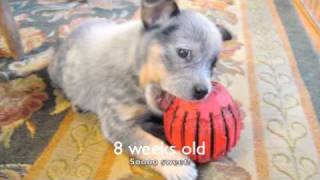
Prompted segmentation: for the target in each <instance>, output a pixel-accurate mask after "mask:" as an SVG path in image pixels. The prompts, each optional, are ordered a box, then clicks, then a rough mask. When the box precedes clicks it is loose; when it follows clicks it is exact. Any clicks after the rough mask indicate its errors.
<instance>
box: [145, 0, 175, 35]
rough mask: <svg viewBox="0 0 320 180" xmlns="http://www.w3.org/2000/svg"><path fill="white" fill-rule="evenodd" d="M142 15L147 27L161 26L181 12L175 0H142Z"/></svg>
mask: <svg viewBox="0 0 320 180" xmlns="http://www.w3.org/2000/svg"><path fill="white" fill-rule="evenodd" d="M141 7H142V9H141V17H142V21H143V24H144V27H145V28H146V29H152V28H156V27H158V26H160V25H161V24H162V23H164V22H165V21H167V20H168V19H170V18H171V17H173V16H176V15H178V14H179V13H180V11H179V8H178V5H177V3H176V2H175V1H174V0H142V1H141Z"/></svg>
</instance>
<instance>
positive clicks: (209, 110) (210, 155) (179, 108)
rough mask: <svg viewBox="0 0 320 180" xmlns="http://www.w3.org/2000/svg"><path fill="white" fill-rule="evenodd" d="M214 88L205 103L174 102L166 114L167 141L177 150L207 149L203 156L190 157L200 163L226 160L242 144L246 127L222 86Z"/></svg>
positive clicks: (236, 106) (197, 154)
mask: <svg viewBox="0 0 320 180" xmlns="http://www.w3.org/2000/svg"><path fill="white" fill-rule="evenodd" d="M212 85H213V91H212V92H211V93H210V95H209V96H208V97H207V98H206V99H204V100H202V101H199V102H190V101H184V100H181V99H178V98H175V99H174V100H173V102H172V104H171V105H170V106H169V107H168V109H167V111H166V112H165V113H164V129H165V135H166V138H167V140H168V142H169V143H170V144H171V145H174V146H175V147H176V149H177V150H179V151H181V150H183V149H182V148H183V147H184V146H189V147H190V148H189V150H190V149H192V148H194V147H195V149H194V150H196V149H197V147H199V146H202V145H204V147H203V148H202V149H201V148H200V149H201V150H202V151H199V152H200V153H199V152H192V153H191V154H189V157H190V158H191V159H192V160H194V161H196V162H198V163H206V162H209V161H212V160H217V159H219V158H220V157H222V156H225V155H226V154H227V153H228V152H229V151H230V150H231V148H233V147H234V146H235V145H236V144H237V142H238V141H239V137H240V130H241V129H242V126H243V125H242V118H241V115H240V110H239V107H238V105H237V104H236V103H235V102H234V100H233V99H232V97H231V95H230V94H229V93H228V91H227V90H226V89H225V88H224V87H223V86H222V85H221V84H218V83H215V82H214V83H212ZM185 152H188V149H186V148H185ZM203 152H204V153H203Z"/></svg>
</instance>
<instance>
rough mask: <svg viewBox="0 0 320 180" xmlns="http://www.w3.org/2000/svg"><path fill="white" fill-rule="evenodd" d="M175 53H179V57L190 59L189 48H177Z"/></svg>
mask: <svg viewBox="0 0 320 180" xmlns="http://www.w3.org/2000/svg"><path fill="white" fill-rule="evenodd" d="M177 53H178V55H179V57H181V58H183V59H188V60H189V59H191V56H192V54H191V50H189V49H182V48H178V49H177Z"/></svg>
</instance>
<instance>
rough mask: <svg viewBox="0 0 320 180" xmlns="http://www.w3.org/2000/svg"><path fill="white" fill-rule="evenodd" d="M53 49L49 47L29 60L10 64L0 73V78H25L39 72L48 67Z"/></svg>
mask: <svg viewBox="0 0 320 180" xmlns="http://www.w3.org/2000/svg"><path fill="white" fill-rule="evenodd" d="M54 51H55V50H54V48H53V47H51V48H49V49H47V50H46V51H44V52H42V53H40V54H37V55H35V56H33V57H31V58H29V59H26V60H24V61H19V62H12V63H11V64H9V65H8V68H7V70H6V71H4V72H0V76H2V77H0V78H2V79H5V80H11V79H14V78H18V77H25V76H28V75H30V74H31V73H33V72H37V71H40V70H42V69H45V68H47V67H48V66H49V63H50V62H51V61H52V60H53V55H54Z"/></svg>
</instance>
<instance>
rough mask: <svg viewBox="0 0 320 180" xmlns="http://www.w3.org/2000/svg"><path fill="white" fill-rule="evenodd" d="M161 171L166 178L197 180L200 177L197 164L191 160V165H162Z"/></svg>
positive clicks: (167, 179) (172, 179) (170, 179)
mask: <svg viewBox="0 0 320 180" xmlns="http://www.w3.org/2000/svg"><path fill="white" fill-rule="evenodd" d="M160 173H162V175H163V176H164V177H165V178H166V180H195V179H197V177H198V171H197V168H196V166H195V164H194V163H193V162H192V161H190V164H189V165H177V166H165V165H164V166H162V167H161V170H160Z"/></svg>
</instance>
